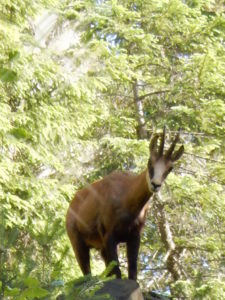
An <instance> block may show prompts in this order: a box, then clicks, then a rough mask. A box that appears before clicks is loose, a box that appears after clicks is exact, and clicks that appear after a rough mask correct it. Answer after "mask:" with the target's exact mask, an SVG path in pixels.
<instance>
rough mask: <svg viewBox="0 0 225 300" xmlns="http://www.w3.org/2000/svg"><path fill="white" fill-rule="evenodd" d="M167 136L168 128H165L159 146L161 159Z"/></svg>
mask: <svg viewBox="0 0 225 300" xmlns="http://www.w3.org/2000/svg"><path fill="white" fill-rule="evenodd" d="M165 136H166V126H164V127H163V132H162V135H161V141H160V145H159V157H161V156H162V155H163V150H164V144H165Z"/></svg>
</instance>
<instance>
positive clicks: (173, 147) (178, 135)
mask: <svg viewBox="0 0 225 300" xmlns="http://www.w3.org/2000/svg"><path fill="white" fill-rule="evenodd" d="M180 131H181V130H180V128H179V130H178V133H177V134H176V136H175V138H174V140H173V142H172V144H171V145H170V147H169V149H168V150H167V152H166V155H165V156H166V158H167V159H170V158H171V156H172V153H173V151H174V149H175V147H176V144H177V142H178V141H179V138H180Z"/></svg>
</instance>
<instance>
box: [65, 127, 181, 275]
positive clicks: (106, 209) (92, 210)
mask: <svg viewBox="0 0 225 300" xmlns="http://www.w3.org/2000/svg"><path fill="white" fill-rule="evenodd" d="M178 140H179V133H178V134H177V135H176V137H175V139H174V141H173V142H172V144H171V145H170V147H169V149H168V150H167V151H164V143H165V128H164V130H163V133H162V134H156V135H154V136H153V138H152V139H151V142H150V145H149V149H150V158H149V160H148V165H147V168H146V169H145V170H144V171H143V172H142V173H141V174H139V175H135V174H133V173H128V172H118V171H115V172H112V173H111V174H109V175H107V176H105V177H104V178H103V179H101V180H99V181H96V182H94V183H92V184H90V185H88V186H86V187H84V188H83V189H81V190H79V191H78V192H77V193H76V195H75V197H74V198H73V200H72V202H71V204H70V206H69V209H68V212H67V216H66V229H67V233H68V236H69V239H70V241H71V244H72V247H73V250H74V252H75V256H76V259H77V261H78V263H79V266H80V268H81V270H82V272H83V274H84V275H86V274H88V273H91V269H90V249H91V248H96V249H98V250H100V252H101V256H102V258H103V259H104V261H105V264H106V266H107V265H108V264H109V263H110V262H111V261H116V262H117V265H116V266H115V267H114V268H113V270H112V272H111V274H115V275H116V277H117V278H121V272H120V269H119V264H118V255H117V245H118V244H119V243H126V246H127V259H128V277H129V279H134V280H136V279H137V258H138V250H139V246H140V233H141V229H142V227H143V225H144V223H145V218H146V213H147V210H148V200H149V198H150V197H151V196H152V195H153V193H154V192H157V191H159V189H160V187H161V185H162V183H163V181H164V180H165V178H166V177H167V175H168V174H169V173H170V172H171V170H172V168H173V163H174V162H175V161H176V160H178V159H179V158H180V157H181V156H182V154H183V152H184V146H183V145H182V146H181V147H180V148H179V149H178V150H177V151H174V149H175V146H176V144H177V142H178ZM158 144H159V145H158ZM164 152H165V153H164ZM111 274H110V275H111Z"/></svg>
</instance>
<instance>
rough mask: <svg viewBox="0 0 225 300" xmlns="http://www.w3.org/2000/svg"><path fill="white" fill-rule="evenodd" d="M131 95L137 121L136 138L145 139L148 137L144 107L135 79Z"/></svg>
mask: <svg viewBox="0 0 225 300" xmlns="http://www.w3.org/2000/svg"><path fill="white" fill-rule="evenodd" d="M133 96H134V104H135V108H136V119H137V122H138V126H137V137H138V139H146V138H147V137H148V134H147V130H146V128H145V118H144V109H143V103H142V100H141V99H140V97H139V96H138V84H137V80H135V81H134V83H133Z"/></svg>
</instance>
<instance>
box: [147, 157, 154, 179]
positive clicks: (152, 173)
mask: <svg viewBox="0 0 225 300" xmlns="http://www.w3.org/2000/svg"><path fill="white" fill-rule="evenodd" d="M148 172H149V177H150V178H153V177H154V168H153V166H152V164H151V161H150V160H149V161H148Z"/></svg>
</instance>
